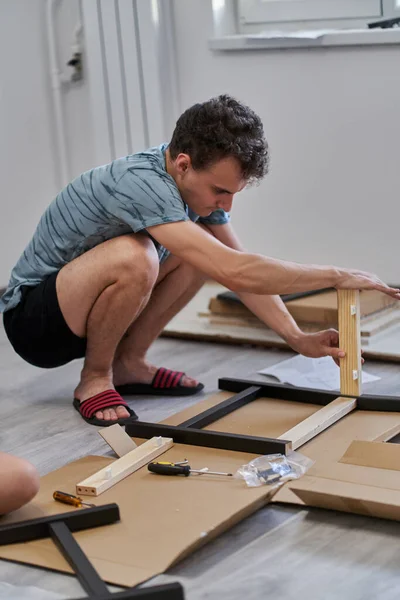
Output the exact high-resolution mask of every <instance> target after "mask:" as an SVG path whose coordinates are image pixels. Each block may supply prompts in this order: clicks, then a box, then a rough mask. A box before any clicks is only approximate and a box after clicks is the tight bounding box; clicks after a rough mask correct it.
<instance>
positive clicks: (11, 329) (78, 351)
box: [3, 272, 86, 369]
mask: <svg viewBox="0 0 400 600" xmlns="http://www.w3.org/2000/svg"><path fill="white" fill-rule="evenodd" d="M57 275H58V272H57V273H54V274H53V275H50V277H48V278H47V279H46V280H45V281H42V283H40V284H39V285H38V286H36V287H28V286H23V287H22V288H21V292H22V298H21V301H20V303H19V304H18V305H17V306H16V307H15V308H12V309H10V310H8V311H6V312H5V313H4V315H3V321H4V328H5V330H6V333H7V336H8V339H9V340H10V342H11V344H12V346H13V348H14V350H15V352H16V353H17V354H19V355H20V356H21V358H23V359H24V360H26V361H27V362H28V363H30V364H31V365H35V367H42V368H43V369H51V368H53V367H60V366H61V365H65V364H66V363H68V362H70V361H71V360H74V359H75V358H82V357H83V356H85V352H86V338H80V337H78V336H77V335H75V334H74V333H72V331H71V330H70V328H69V327H68V325H67V324H66V322H65V319H64V317H63V314H62V312H61V310H60V306H59V304H58V298H57V292H56V279H57Z"/></svg>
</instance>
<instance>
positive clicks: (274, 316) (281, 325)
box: [207, 223, 304, 347]
mask: <svg viewBox="0 0 400 600" xmlns="http://www.w3.org/2000/svg"><path fill="white" fill-rule="evenodd" d="M207 229H209V230H210V232H211V233H212V234H213V235H214V236H215V237H216V238H217V239H219V241H220V242H222V243H223V244H224V245H225V246H228V247H230V248H234V249H235V250H238V251H239V252H244V247H243V245H242V243H241V242H240V240H239V238H238V236H237V235H236V233H235V231H234V229H233V227H232V225H231V224H230V223H226V224H224V225H207ZM238 296H239V298H240V299H241V301H242V302H243V304H245V305H246V306H247V308H248V309H249V310H251V312H252V313H253V314H254V315H256V316H257V317H258V318H259V319H260V321H262V322H263V323H265V324H266V325H268V327H270V328H271V329H273V330H274V331H276V333H277V334H278V335H280V336H281V337H282V338H283V339H284V340H286V341H287V343H288V344H289V345H290V346H292V347H293V346H296V343H298V342H299V340H300V339H301V338H302V337H303V335H304V333H303V331H301V329H300V328H299V327H298V325H297V323H296V321H295V320H294V319H293V317H292V315H291V314H290V313H289V311H288V309H287V308H286V306H285V304H284V302H283V301H282V299H281V298H280V297H279V296H278V295H257V294H251V293H248V292H238Z"/></svg>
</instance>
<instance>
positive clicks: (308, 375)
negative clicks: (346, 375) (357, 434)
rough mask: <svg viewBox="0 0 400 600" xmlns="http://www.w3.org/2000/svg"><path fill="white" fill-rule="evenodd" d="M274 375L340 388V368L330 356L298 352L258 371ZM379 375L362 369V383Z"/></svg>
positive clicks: (284, 379) (284, 380) (313, 385)
mask: <svg viewBox="0 0 400 600" xmlns="http://www.w3.org/2000/svg"><path fill="white" fill-rule="evenodd" d="M258 372H259V373H261V374H262V375H270V376H271V377H275V378H276V379H277V380H278V381H279V382H280V383H289V384H291V385H295V386H298V387H306V388H315V389H317V390H340V369H339V367H338V366H337V365H336V364H335V363H334V361H333V359H332V358H331V357H330V356H324V357H323V358H308V357H307V356H303V355H301V354H299V355H298V356H294V357H293V358H289V359H288V360H284V361H282V362H280V363H278V364H277V365H273V366H272V367H267V368H266V369H262V370H261V371H258ZM379 379H380V377H377V376H376V375H370V374H369V373H366V372H365V371H364V370H363V371H362V383H363V385H364V384H365V383H369V382H371V381H378V380H379Z"/></svg>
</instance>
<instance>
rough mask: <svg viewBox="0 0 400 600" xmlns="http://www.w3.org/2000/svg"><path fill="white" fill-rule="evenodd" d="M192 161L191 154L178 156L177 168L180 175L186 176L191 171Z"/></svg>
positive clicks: (176, 160)
mask: <svg viewBox="0 0 400 600" xmlns="http://www.w3.org/2000/svg"><path fill="white" fill-rule="evenodd" d="M191 164H192V161H191V160H190V156H189V154H183V153H181V154H178V156H177V157H176V159H175V167H176V170H177V171H178V173H179V175H181V176H184V175H185V174H186V173H187V172H188V171H189V169H190V167H191Z"/></svg>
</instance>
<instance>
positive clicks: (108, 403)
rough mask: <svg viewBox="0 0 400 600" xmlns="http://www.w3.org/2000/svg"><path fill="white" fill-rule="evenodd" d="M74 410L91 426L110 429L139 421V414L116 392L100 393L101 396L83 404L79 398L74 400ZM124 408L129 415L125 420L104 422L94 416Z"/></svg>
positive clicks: (89, 399)
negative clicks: (98, 413)
mask: <svg viewBox="0 0 400 600" xmlns="http://www.w3.org/2000/svg"><path fill="white" fill-rule="evenodd" d="M72 404H73V406H74V408H75V409H76V410H77V411H78V412H79V414H80V415H81V417H82V419H84V420H85V421H86V423H89V424H90V425H98V426H100V427H108V426H109V425H115V423H119V424H120V425H124V424H125V423H126V422H127V421H136V419H138V416H137V414H136V413H135V412H134V411H133V410H132V409H131V408H129V406H128V405H127V403H126V402H125V400H124V399H123V398H121V396H120V395H119V394H118V393H117V392H116V391H115V390H107V391H105V392H100V394H96V395H95V396H92V397H91V398H87V400H84V401H83V402H81V401H80V400H78V398H74V401H73V403H72ZM117 406H123V407H124V408H126V410H127V411H128V413H129V417H125V418H124V419H115V420H111V419H110V420H108V421H106V420H104V419H97V418H96V417H95V416H94V414H95V413H97V411H99V410H105V409H106V408H111V407H117Z"/></svg>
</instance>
